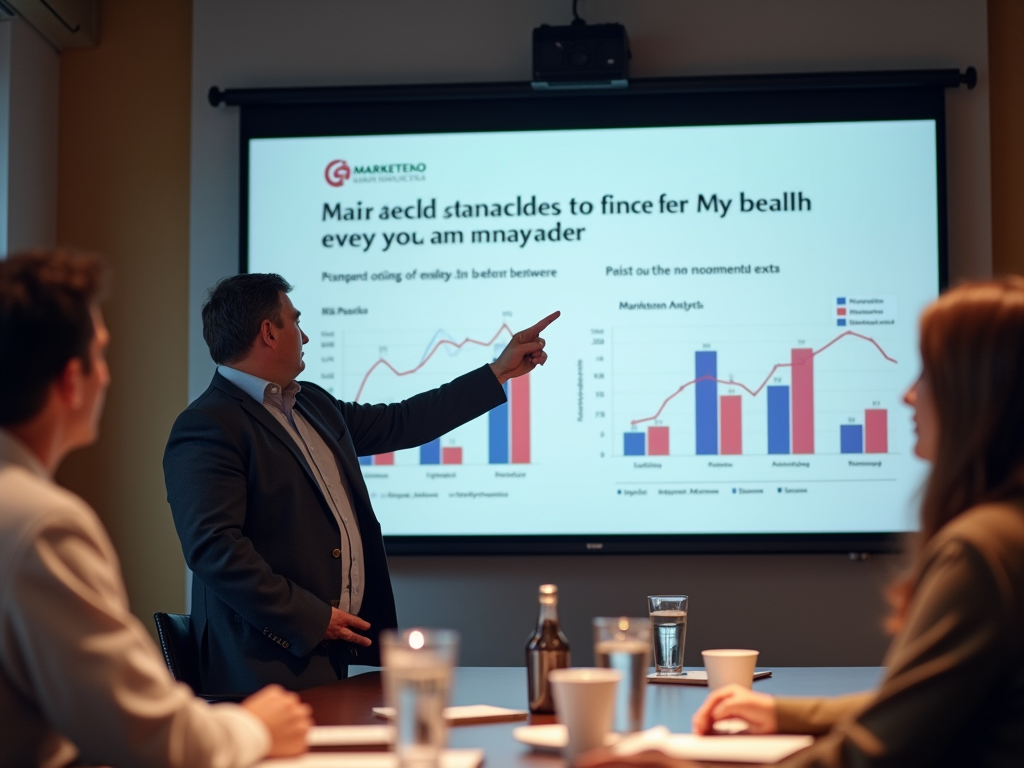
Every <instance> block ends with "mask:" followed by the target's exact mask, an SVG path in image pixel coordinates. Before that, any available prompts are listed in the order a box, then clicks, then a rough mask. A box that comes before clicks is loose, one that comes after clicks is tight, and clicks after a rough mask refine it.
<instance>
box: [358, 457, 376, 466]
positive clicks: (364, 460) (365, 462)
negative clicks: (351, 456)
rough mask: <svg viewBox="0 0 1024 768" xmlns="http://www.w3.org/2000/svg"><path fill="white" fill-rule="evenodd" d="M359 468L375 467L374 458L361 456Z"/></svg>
mask: <svg viewBox="0 0 1024 768" xmlns="http://www.w3.org/2000/svg"><path fill="white" fill-rule="evenodd" d="M359 466H361V467H372V466H373V456H360V457H359Z"/></svg>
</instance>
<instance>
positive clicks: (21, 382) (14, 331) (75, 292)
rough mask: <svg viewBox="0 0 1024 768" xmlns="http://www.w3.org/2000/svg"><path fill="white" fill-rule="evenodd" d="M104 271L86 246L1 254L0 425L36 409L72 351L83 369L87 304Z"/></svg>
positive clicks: (88, 334) (94, 299) (97, 292)
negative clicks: (75, 249)
mask: <svg viewBox="0 0 1024 768" xmlns="http://www.w3.org/2000/svg"><path fill="white" fill-rule="evenodd" d="M108 278H109V275H108V271H107V267H106V265H105V264H104V263H103V262H102V261H101V260H100V259H99V258H98V257H97V256H93V255H90V254H83V253H75V252H72V251H66V250H38V251H27V252H24V253H17V254H13V255H11V256H8V257H7V258H6V259H0V361H2V362H0V365H2V366H3V373H2V374H0V426H4V427H12V426H17V425H18V424H23V423H25V422H26V421H28V420H29V419H31V418H33V417H34V416H36V415H37V414H38V413H39V412H40V411H41V410H42V409H43V406H44V405H45V404H46V398H47V397H48V395H49V387H50V384H51V383H53V381H54V380H56V379H57V378H58V377H59V376H60V375H61V373H62V372H63V371H64V368H65V366H67V364H68V362H69V361H71V360H72V359H74V358H78V359H79V360H81V361H82V365H83V367H84V369H85V371H86V373H88V372H89V369H90V356H89V345H90V344H91V343H92V339H93V334H94V333H95V331H96V329H95V328H94V327H93V321H92V308H93V306H95V305H96V304H97V303H98V302H99V300H100V299H101V298H102V296H103V293H104V291H105V289H106V286H107V282H108Z"/></svg>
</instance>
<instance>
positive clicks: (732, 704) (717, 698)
mask: <svg viewBox="0 0 1024 768" xmlns="http://www.w3.org/2000/svg"><path fill="white" fill-rule="evenodd" d="M729 717H738V718H740V719H741V720H746V721H747V723H748V724H749V726H750V727H749V728H748V729H747V733H775V732H776V731H778V727H779V726H778V722H777V721H776V719H775V697H774V696H769V695H768V694H767V693H758V692H756V691H751V690H750V689H749V688H744V687H743V686H740V685H726V686H724V687H722V688H719V689H718V690H717V691H712V692H711V693H710V694H709V695H708V697H707V698H706V699H705V700H704V703H703V704H701V706H700V709H698V710H697V712H696V714H694V716H693V732H694V733H698V734H709V733H714V731H712V729H711V727H712V726H713V725H714V724H715V723H717V722H718V721H719V720H725V719H726V718H729Z"/></svg>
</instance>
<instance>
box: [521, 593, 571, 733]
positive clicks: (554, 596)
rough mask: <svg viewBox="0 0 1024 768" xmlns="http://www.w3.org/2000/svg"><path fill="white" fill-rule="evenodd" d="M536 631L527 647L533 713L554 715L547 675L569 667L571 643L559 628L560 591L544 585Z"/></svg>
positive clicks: (540, 597) (527, 676)
mask: <svg viewBox="0 0 1024 768" xmlns="http://www.w3.org/2000/svg"><path fill="white" fill-rule="evenodd" d="M538 600H539V601H540V614H539V615H538V617H537V629H536V630H535V631H534V633H533V635H532V636H531V637H530V640H529V642H527V643H526V678H527V688H528V690H529V700H530V711H531V712H533V713H534V714H538V715H540V714H544V715H551V714H554V712H555V702H554V699H553V698H552V697H551V689H550V688H549V687H548V672H550V671H551V670H552V669H563V668H565V667H568V666H569V641H568V640H566V639H565V635H563V634H562V629H561V627H559V626H558V587H556V586H555V585H554V584H542V585H541V587H540V594H539V595H538Z"/></svg>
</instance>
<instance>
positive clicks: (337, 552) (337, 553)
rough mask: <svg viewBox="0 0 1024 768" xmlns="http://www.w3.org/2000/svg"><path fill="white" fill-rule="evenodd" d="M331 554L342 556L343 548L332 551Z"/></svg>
mask: <svg viewBox="0 0 1024 768" xmlns="http://www.w3.org/2000/svg"><path fill="white" fill-rule="evenodd" d="M331 554H332V555H334V556H335V557H341V550H340V549H336V550H334V551H333V552H331Z"/></svg>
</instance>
